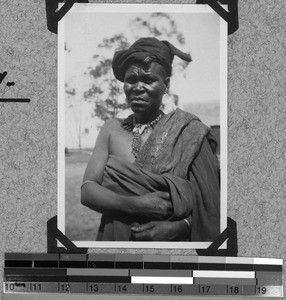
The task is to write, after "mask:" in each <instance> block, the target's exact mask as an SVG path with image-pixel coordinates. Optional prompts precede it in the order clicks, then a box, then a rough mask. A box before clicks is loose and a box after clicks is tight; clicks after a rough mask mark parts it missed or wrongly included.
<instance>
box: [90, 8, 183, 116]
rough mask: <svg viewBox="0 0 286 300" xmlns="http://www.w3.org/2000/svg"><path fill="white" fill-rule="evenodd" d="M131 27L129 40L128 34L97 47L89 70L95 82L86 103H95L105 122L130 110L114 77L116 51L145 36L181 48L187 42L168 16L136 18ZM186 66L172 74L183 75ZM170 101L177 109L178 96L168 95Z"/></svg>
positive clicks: (177, 65) (176, 66)
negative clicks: (113, 67)
mask: <svg viewBox="0 0 286 300" xmlns="http://www.w3.org/2000/svg"><path fill="white" fill-rule="evenodd" d="M129 25H130V26H129V28H130V37H129V36H128V37H127V34H128V33H119V34H115V35H114V36H112V37H110V38H104V39H103V40H102V42H101V43H100V44H99V45H98V47H97V53H98V54H96V55H94V56H93V61H94V65H93V66H91V67H89V68H88V70H87V73H88V74H89V76H91V78H92V79H93V84H92V86H91V87H90V88H89V89H88V90H87V91H86V92H85V93H84V99H85V100H86V101H90V102H94V104H95V107H94V116H96V117H99V118H100V119H101V120H103V121H105V120H107V119H109V118H115V117H117V116H118V115H119V114H120V113H122V112H124V111H126V110H127V109H128V105H127V104H126V101H125V97H124V94H123V90H122V84H121V83H120V82H118V81H117V80H116V79H115V78H114V75H113V73H112V56H113V53H114V52H115V51H116V50H122V49H126V48H128V47H129V46H130V45H131V44H132V43H133V42H134V41H136V40H137V39H138V38H140V37H144V36H154V37H156V38H158V39H160V40H164V39H167V40H168V41H170V42H171V43H175V44H179V45H183V44H184V43H185V38H184V36H183V35H182V33H181V32H179V30H178V28H177V25H176V23H175V22H174V20H172V19H171V17H170V16H169V15H168V14H165V13H153V14H151V15H144V16H142V17H136V18H134V19H132V20H130V23H129ZM186 66H187V63H186V62H184V61H182V60H180V62H177V63H174V64H173V70H175V71H179V72H181V73H183V71H184V70H185V68H186ZM168 101H172V102H173V104H174V106H177V105H178V101H179V99H178V96H177V95H176V94H169V99H168ZM163 106H164V105H163ZM163 108H164V107H163Z"/></svg>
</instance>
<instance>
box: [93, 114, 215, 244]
mask: <svg viewBox="0 0 286 300" xmlns="http://www.w3.org/2000/svg"><path fill="white" fill-rule="evenodd" d="M213 145H214V143H213V140H212V138H211V135H210V133H209V128H208V127H207V126H205V125H204V124H202V123H201V122H200V121H199V119H198V118H197V117H196V116H194V115H192V114H190V113H186V112H184V111H182V110H180V109H177V110H176V111H175V112H172V113H170V114H168V115H165V116H164V117H163V118H162V119H161V120H160V121H159V122H158V124H157V125H156V127H155V129H154V131H153V132H152V133H151V134H150V136H149V138H148V140H147V141H146V143H145V144H144V146H143V147H142V150H141V152H140V154H139V156H138V157H137V159H136V161H135V163H133V164H132V163H129V162H127V161H124V160H122V159H121V158H118V157H116V156H112V155H110V156H109V159H108V162H107V164H106V168H105V172H104V179H103V183H102V185H103V186H105V187H107V188H108V189H110V190H112V191H114V192H115V193H118V194H122V195H143V194H145V193H149V192H154V191H169V192H170V195H171V201H172V204H173V214H172V216H171V217H170V218H169V219H168V220H169V221H175V220H181V219H184V218H187V217H189V216H192V230H191V235H190V237H189V240H191V241H212V240H214V239H215V237H217V236H218V235H219V234H220V187H219V175H218V163H217V158H216V156H215V154H214V153H213V151H214V149H212V148H213V147H212V146H213ZM148 221H150V220H144V219H140V220H139V219H138V217H136V216H134V217H133V216H127V215H124V216H120V217H118V216H116V217H115V216H110V215H103V216H102V219H101V225H100V228H99V232H98V236H97V240H99V241H128V240H129V239H130V234H131V231H130V227H131V225H132V224H133V223H134V222H137V223H141V224H142V223H146V222H148Z"/></svg>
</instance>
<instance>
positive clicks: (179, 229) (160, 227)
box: [131, 220, 190, 241]
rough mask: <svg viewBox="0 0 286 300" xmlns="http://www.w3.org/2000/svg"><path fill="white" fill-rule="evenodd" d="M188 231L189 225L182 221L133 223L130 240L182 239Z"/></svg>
mask: <svg viewBox="0 0 286 300" xmlns="http://www.w3.org/2000/svg"><path fill="white" fill-rule="evenodd" d="M189 233H190V228H189V225H188V224H187V223H186V222H185V221H184V220H181V221H175V222H170V221H152V222H149V223H146V224H143V225H139V224H133V225H132V227H131V240H132V241H182V240H184V239H186V237H187V236H188V235H189Z"/></svg>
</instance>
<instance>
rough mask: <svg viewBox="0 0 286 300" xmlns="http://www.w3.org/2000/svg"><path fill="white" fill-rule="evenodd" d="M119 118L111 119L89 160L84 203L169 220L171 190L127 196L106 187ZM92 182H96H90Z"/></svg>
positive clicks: (109, 211)
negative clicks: (114, 134)
mask: <svg viewBox="0 0 286 300" xmlns="http://www.w3.org/2000/svg"><path fill="white" fill-rule="evenodd" d="M117 122H118V121H117V120H108V121H107V122H106V123H105V124H104V125H103V127H102V129H101V130H100V132H99V135H98V138H97V141H96V144H95V147H94V150H93V153H92V156H91V158H90V160H89V162H88V165H87V168H86V171H85V174H84V177H83V182H86V181H88V182H87V183H85V184H84V185H83V186H82V190H81V203H82V204H83V205H85V206H87V207H89V208H91V209H93V210H95V211H98V212H100V213H104V214H130V215H140V216H143V217H148V218H149V219H153V220H162V219H166V218H167V217H168V216H169V215H170V214H171V211H172V204H171V202H170V201H166V200H169V197H170V196H169V193H167V192H154V193H148V194H145V195H143V196H123V195H119V194H116V193H114V192H113V191H111V190H109V189H107V188H105V187H103V186H102V185H101V184H102V181H103V174H104V169H105V165H106V163H107V160H108V156H109V139H110V133H111V132H112V130H114V128H113V126H118V124H117ZM90 181H92V182H90Z"/></svg>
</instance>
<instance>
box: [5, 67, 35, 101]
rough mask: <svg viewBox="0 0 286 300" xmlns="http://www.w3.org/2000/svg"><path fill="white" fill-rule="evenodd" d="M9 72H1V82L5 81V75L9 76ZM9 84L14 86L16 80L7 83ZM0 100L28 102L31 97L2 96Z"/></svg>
mask: <svg viewBox="0 0 286 300" xmlns="http://www.w3.org/2000/svg"><path fill="white" fill-rule="evenodd" d="M7 74H8V73H7V72H6V71H4V72H3V73H0V84H1V83H2V82H3V80H4V79H5V77H6V76H7ZM6 85H7V86H9V87H10V86H14V85H15V82H14V81H9V82H7V83H6ZM0 102H26V103H29V102H30V99H27V98H0Z"/></svg>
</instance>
